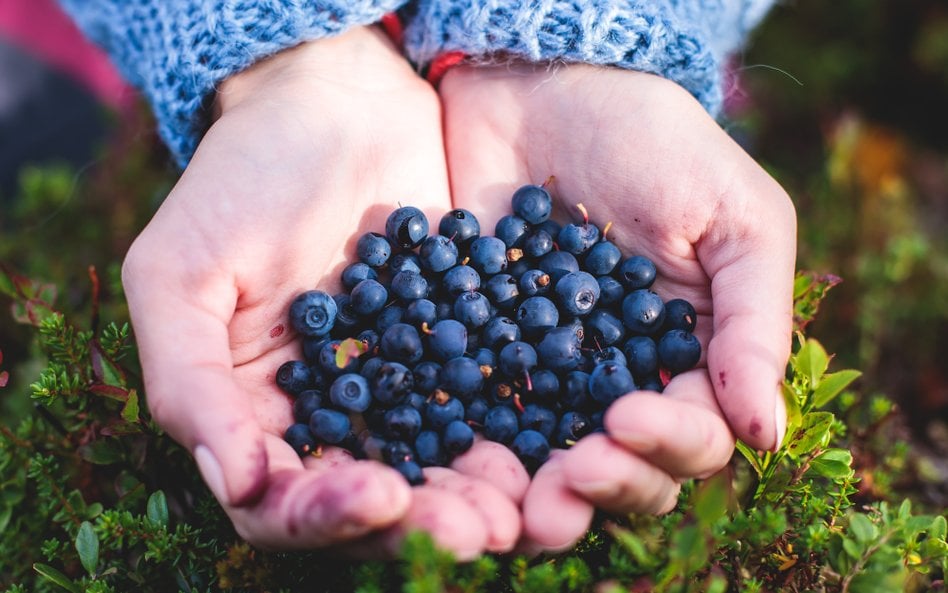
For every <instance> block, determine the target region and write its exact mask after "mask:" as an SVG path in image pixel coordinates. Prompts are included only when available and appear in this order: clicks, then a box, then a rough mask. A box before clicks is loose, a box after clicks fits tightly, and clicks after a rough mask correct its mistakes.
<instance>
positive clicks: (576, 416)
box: [554, 410, 592, 447]
mask: <svg viewBox="0 0 948 593" xmlns="http://www.w3.org/2000/svg"><path fill="white" fill-rule="evenodd" d="M591 430H592V422H591V421H590V420H589V416H587V415H586V414H583V413H582V412H577V411H574V410H570V411H568V412H564V413H563V416H562V417H560V421H559V423H558V424H557V427H556V436H555V441H554V442H555V443H556V444H557V445H558V446H560V447H569V446H571V445H572V444H573V443H575V442H576V441H578V440H579V439H581V438H583V437H584V436H586V435H587V434H589V432H590V431H591Z"/></svg>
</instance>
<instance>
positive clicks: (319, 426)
mask: <svg viewBox="0 0 948 593" xmlns="http://www.w3.org/2000/svg"><path fill="white" fill-rule="evenodd" d="M351 428H352V425H351V424H350V423H349V417H348V416H346V415H345V414H343V413H342V412H337V411H336V410H328V409H326V408H320V409H319V410H316V411H315V412H313V415H312V416H310V417H309V429H310V430H311V431H312V432H313V435H314V436H315V437H316V439H317V440H319V441H320V442H323V443H326V444H329V445H335V444H337V443H340V442H342V440H343V439H345V438H346V437H347V436H348V435H349V431H350V429H351Z"/></svg>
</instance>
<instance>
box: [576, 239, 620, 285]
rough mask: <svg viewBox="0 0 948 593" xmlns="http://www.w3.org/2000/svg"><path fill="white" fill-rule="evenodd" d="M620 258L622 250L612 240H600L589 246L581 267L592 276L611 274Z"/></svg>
mask: <svg viewBox="0 0 948 593" xmlns="http://www.w3.org/2000/svg"><path fill="white" fill-rule="evenodd" d="M621 260H622V252H621V251H619V248H618V247H616V244H615V243H613V242H612V241H605V240H603V241H600V242H598V243H596V244H595V245H593V246H592V247H590V248H589V251H588V252H587V253H586V259H584V260H583V268H584V269H585V270H586V271H587V272H589V273H590V274H592V275H594V276H603V275H606V274H611V273H612V271H613V270H615V269H616V266H617V265H619V262H620V261H621Z"/></svg>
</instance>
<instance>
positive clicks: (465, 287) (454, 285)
mask: <svg viewBox="0 0 948 593" xmlns="http://www.w3.org/2000/svg"><path fill="white" fill-rule="evenodd" d="M442 284H443V286H444V290H446V291H447V292H448V293H449V294H450V295H451V296H454V297H457V296H458V295H461V294H464V293H465V292H475V291H477V290H479V289H480V287H481V275H480V274H478V273H477V270H475V269H474V268H472V267H471V266H467V265H458V266H454V267H453V268H451V269H450V270H448V271H447V272H445V273H444V281H443V283H442Z"/></svg>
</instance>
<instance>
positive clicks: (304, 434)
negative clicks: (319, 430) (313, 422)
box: [283, 423, 316, 457]
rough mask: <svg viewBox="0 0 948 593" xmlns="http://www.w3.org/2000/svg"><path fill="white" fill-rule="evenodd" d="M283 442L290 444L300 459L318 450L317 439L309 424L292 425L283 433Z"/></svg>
mask: <svg viewBox="0 0 948 593" xmlns="http://www.w3.org/2000/svg"><path fill="white" fill-rule="evenodd" d="M283 440H285V441H286V442H287V443H289V444H290V446H291V447H293V450H294V451H296V454H297V455H299V456H300V457H302V456H304V455H309V454H310V453H312V452H313V451H315V450H316V439H315V437H313V433H312V432H311V431H310V430H309V424H302V423H298V424H291V425H290V427H289V428H287V429H286V432H284V433H283Z"/></svg>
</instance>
